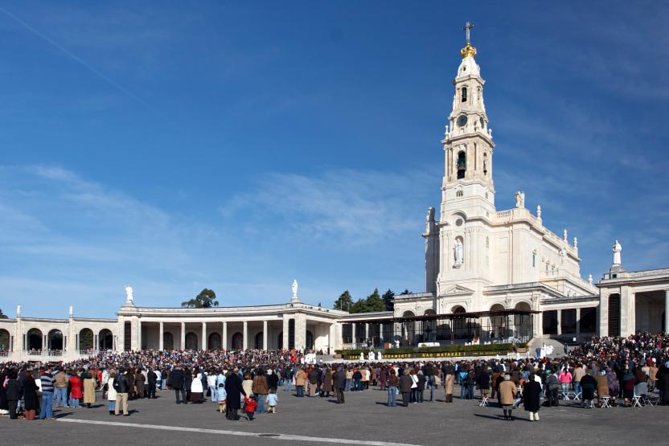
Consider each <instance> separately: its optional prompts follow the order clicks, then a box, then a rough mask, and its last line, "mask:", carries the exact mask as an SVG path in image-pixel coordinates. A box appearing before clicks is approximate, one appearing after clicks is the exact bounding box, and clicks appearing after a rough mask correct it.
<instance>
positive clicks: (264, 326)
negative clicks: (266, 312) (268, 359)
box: [262, 321, 267, 350]
mask: <svg viewBox="0 0 669 446" xmlns="http://www.w3.org/2000/svg"><path fill="white" fill-rule="evenodd" d="M262 349H263V350H267V321H262Z"/></svg>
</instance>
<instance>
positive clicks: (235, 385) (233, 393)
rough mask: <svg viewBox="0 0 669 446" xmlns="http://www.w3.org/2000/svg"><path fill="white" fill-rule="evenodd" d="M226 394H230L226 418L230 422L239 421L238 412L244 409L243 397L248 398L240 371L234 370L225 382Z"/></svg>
mask: <svg viewBox="0 0 669 446" xmlns="http://www.w3.org/2000/svg"><path fill="white" fill-rule="evenodd" d="M225 392H226V393H227V394H228V399H227V407H226V412H225V418H227V419H228V420H239V414H238V413H237V411H238V410H239V409H241V407H242V401H241V395H244V396H247V395H246V392H245V391H244V388H243V387H242V379H241V378H240V377H239V369H238V368H237V367H235V368H234V370H233V371H232V373H230V374H229V375H228V377H227V379H226V380H225Z"/></svg>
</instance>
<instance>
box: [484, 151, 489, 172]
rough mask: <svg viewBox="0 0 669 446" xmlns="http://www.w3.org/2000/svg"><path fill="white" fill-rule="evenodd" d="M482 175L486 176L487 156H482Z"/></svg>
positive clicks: (485, 154)
mask: <svg viewBox="0 0 669 446" xmlns="http://www.w3.org/2000/svg"><path fill="white" fill-rule="evenodd" d="M483 175H488V154H487V153H484V154H483Z"/></svg>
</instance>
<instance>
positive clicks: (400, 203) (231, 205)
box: [221, 169, 434, 245]
mask: <svg viewBox="0 0 669 446" xmlns="http://www.w3.org/2000/svg"><path fill="white" fill-rule="evenodd" d="M432 180H433V178H432V177H430V175H428V174H425V173H424V172H419V171H413V172H408V173H405V174H398V173H394V172H375V171H355V170H345V169H342V170H334V171H328V172H324V173H323V174H321V175H318V176H306V175H298V174H285V173H273V174H269V175H266V176H264V179H263V180H261V181H259V183H258V184H257V185H256V187H255V190H254V191H253V192H250V193H243V194H240V195H238V196H235V197H233V198H232V199H231V200H229V202H228V203H226V204H225V205H224V206H223V207H222V208H221V213H222V215H223V216H224V217H227V218H229V217H231V216H234V215H240V214H241V215H244V216H245V218H248V219H250V220H254V221H257V220H262V221H265V222H268V223H269V222H272V221H274V220H275V219H278V220H280V221H281V224H285V225H287V227H289V228H290V230H291V231H295V232H302V233H305V234H309V236H310V237H316V238H319V239H327V240H330V241H334V242H336V243H340V242H344V243H348V244H356V245H358V244H367V243H374V242H377V241H379V240H384V239H389V238H392V237H395V236H397V235H398V234H402V233H405V232H406V231H416V230H419V225H420V223H419V220H418V217H417V214H416V211H417V210H418V209H422V208H426V207H427V205H421V204H420V203H417V200H419V201H422V202H425V203H426V202H427V197H428V196H429V192H430V188H431V186H433V184H432V183H434V181H432ZM419 212H420V211H419ZM277 226H278V225H277Z"/></svg>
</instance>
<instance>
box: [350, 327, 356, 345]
mask: <svg viewBox="0 0 669 446" xmlns="http://www.w3.org/2000/svg"><path fill="white" fill-rule="evenodd" d="M351 343H352V344H353V348H355V344H356V342H355V322H353V323H351Z"/></svg>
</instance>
